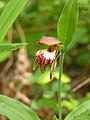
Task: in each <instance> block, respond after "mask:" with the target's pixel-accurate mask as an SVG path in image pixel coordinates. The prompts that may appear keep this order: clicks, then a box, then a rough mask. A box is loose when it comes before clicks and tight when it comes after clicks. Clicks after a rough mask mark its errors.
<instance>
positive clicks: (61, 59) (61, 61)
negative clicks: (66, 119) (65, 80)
mask: <svg viewBox="0 0 90 120" xmlns="http://www.w3.org/2000/svg"><path fill="white" fill-rule="evenodd" d="M63 60H64V53H63V52H62V51H61V55H60V61H59V80H58V104H59V120H62V105H61V101H62V99H61V91H62V83H61V75H62V70H63Z"/></svg>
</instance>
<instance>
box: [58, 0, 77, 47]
mask: <svg viewBox="0 0 90 120" xmlns="http://www.w3.org/2000/svg"><path fill="white" fill-rule="evenodd" d="M78 13H79V9H78V0H68V1H67V2H66V4H65V6H64V8H63V11H62V13H61V15H60V18H59V20H58V24H57V32H58V38H59V39H60V40H61V41H63V42H64V45H65V47H67V46H68V44H69V43H70V41H71V40H72V38H73V36H74V34H75V31H76V26H77V21H78Z"/></svg>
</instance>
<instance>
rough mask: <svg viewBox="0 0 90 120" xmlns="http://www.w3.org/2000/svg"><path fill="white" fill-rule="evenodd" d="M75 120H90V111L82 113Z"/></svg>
mask: <svg viewBox="0 0 90 120" xmlns="http://www.w3.org/2000/svg"><path fill="white" fill-rule="evenodd" d="M74 120H90V110H87V111H85V112H83V113H81V114H80V115H78V116H77V117H75V119H74Z"/></svg>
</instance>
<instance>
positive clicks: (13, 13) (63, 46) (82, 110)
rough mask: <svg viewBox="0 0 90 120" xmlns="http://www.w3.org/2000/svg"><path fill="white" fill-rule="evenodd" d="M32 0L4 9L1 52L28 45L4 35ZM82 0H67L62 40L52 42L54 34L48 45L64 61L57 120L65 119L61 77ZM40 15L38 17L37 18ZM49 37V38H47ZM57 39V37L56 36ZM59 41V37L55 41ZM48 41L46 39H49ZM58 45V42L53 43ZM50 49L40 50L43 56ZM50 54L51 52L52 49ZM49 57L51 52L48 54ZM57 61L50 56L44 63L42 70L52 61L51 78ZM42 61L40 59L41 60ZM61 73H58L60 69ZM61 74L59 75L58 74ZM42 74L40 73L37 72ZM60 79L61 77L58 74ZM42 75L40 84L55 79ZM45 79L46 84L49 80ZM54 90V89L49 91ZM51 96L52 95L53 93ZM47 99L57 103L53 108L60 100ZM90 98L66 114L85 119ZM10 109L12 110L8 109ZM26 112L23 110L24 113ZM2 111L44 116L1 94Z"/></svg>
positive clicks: (26, 118) (71, 119) (22, 118)
mask: <svg viewBox="0 0 90 120" xmlns="http://www.w3.org/2000/svg"><path fill="white" fill-rule="evenodd" d="M27 1H28V0H15V1H14V0H10V2H9V3H8V5H7V6H6V8H5V9H4V11H3V13H2V15H1V17H0V24H1V25H0V32H1V33H0V52H7V51H12V50H15V49H17V48H20V47H21V46H22V45H26V43H15V44H6V43H4V42H3V39H4V37H5V35H6V33H7V31H8V29H9V28H10V26H11V25H12V24H13V22H14V21H15V19H16V17H17V16H18V14H19V13H20V11H21V10H22V8H23V7H24V5H25V4H26V2H27ZM78 12H79V11H78V0H67V2H66V4H65V6H64V8H63V11H62V13H61V15H60V18H59V21H58V24H57V33H58V39H59V40H61V42H60V41H58V42H57V43H56V44H55V43H54V44H52V40H51V39H52V38H53V37H50V40H51V44H49V43H48V45H49V47H48V48H47V49H48V50H49V52H52V50H53V51H55V53H54V55H55V57H56V58H54V56H53V54H52V56H51V58H52V57H53V59H54V60H55V61H56V59H57V58H58V56H59V55H60V62H59V80H58V98H59V99H58V106H59V107H58V111H59V118H57V117H56V116H55V115H54V116H53V120H62V98H61V91H62V82H61V79H62V78H61V77H62V75H63V76H64V74H62V71H63V60H64V55H65V52H67V49H68V45H70V43H71V40H72V38H73V36H74V34H75V31H76V26H77V20H78ZM38 20H39V18H38V19H37V21H38ZM37 23H38V24H39V22H37ZM45 39H46V38H45ZM54 40H55V38H54ZM54 42H55V41H54ZM45 43H46V42H45ZM53 45H55V46H53ZM46 53H47V50H45V51H39V52H38V53H37V55H39V57H41V54H44V55H46ZM49 55H51V54H50V53H49ZM47 57H48V56H47ZM55 61H54V62H53V61H52V59H51V61H49V59H45V61H44V65H43V64H40V67H41V71H43V70H44V69H45V67H46V66H47V65H48V64H49V63H52V67H51V72H50V78H52V76H53V70H54V68H55ZM38 63H39V61H38ZM36 66H37V63H35V66H34V67H36ZM47 74H49V72H46V73H45V74H44V73H43V74H42V76H41V77H44V76H47ZM56 74H57V73H56ZM56 76H57V75H56ZM37 77H38V76H37ZM56 78H57V79H58V77H56ZM40 80H41V78H40V77H39V79H38V81H34V82H36V83H39V84H43V82H44V83H45V82H46V83H48V82H50V81H51V79H49V78H48V76H47V81H45V80H44V81H42V82H41V81H40ZM62 81H63V80H62ZM46 83H45V84H46ZM49 94H50V93H49ZM49 97H50V96H49ZM42 101H43V102H45V104H49V103H52V105H53V103H54V105H53V106H49V107H50V108H52V107H53V108H54V107H55V106H56V104H57V102H56V101H54V100H52V99H49V101H47V100H45V99H42V100H41V101H40V102H42ZM89 106H90V101H88V102H85V103H84V104H82V105H80V106H79V107H77V108H76V109H75V110H74V111H72V112H71V113H70V114H69V115H67V116H66V118H65V120H81V119H86V120H89V119H90V108H89ZM8 109H9V111H8ZM22 113H23V114H22ZM0 114H2V115H5V116H6V117H8V118H9V119H11V120H16V119H17V120H40V119H39V117H38V116H37V115H36V113H35V112H34V111H33V110H32V109H31V108H29V107H27V106H25V105H23V104H22V103H20V102H18V101H17V100H13V99H11V98H9V97H5V96H3V95H0Z"/></svg>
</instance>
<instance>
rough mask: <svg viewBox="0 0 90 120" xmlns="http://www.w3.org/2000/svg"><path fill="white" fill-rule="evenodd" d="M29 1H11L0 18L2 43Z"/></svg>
mask: <svg viewBox="0 0 90 120" xmlns="http://www.w3.org/2000/svg"><path fill="white" fill-rule="evenodd" d="M27 1H28V0H10V1H9V3H8V4H7V6H6V8H5V9H4V11H3V13H2V15H1V16H0V41H2V40H3V38H4V37H5V35H6V33H7V31H8V30H9V28H10V27H11V25H12V24H13V22H14V21H15V19H16V17H17V16H18V15H19V13H20V12H21V10H22V8H23V7H24V6H25V4H26V3H27Z"/></svg>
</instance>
